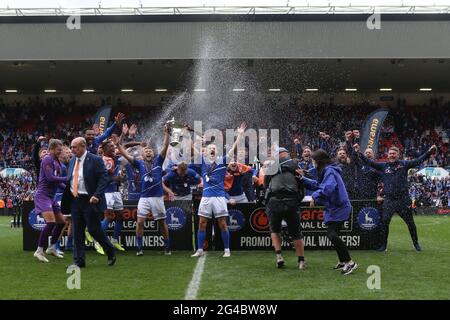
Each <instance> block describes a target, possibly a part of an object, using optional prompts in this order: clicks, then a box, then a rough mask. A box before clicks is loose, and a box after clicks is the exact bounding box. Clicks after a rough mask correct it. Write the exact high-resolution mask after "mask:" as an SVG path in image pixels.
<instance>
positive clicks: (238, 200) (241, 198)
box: [230, 193, 248, 203]
mask: <svg viewBox="0 0 450 320" xmlns="http://www.w3.org/2000/svg"><path fill="white" fill-rule="evenodd" d="M231 199H233V200H234V201H236V203H247V202H248V199H247V196H246V195H245V193H243V194H240V195H238V196H230V200H231Z"/></svg>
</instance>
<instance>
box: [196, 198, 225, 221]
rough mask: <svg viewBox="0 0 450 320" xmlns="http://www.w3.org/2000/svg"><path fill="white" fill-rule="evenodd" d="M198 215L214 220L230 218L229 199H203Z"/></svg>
mask: <svg viewBox="0 0 450 320" xmlns="http://www.w3.org/2000/svg"><path fill="white" fill-rule="evenodd" d="M198 215H199V216H202V217H205V218H208V219H212V217H213V215H214V217H216V218H220V217H228V208H227V199H226V198H225V197H202V200H201V201H200V205H199V207H198Z"/></svg>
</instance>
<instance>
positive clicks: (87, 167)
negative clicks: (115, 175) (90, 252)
mask: <svg viewBox="0 0 450 320" xmlns="http://www.w3.org/2000/svg"><path fill="white" fill-rule="evenodd" d="M70 147H71V148H72V153H73V155H74V156H73V157H72V159H71V160H70V162H69V166H68V168H67V173H68V175H67V183H66V189H65V190H64V195H63V199H62V207H63V211H64V213H66V212H70V213H71V215H72V226H73V231H72V232H73V240H74V248H73V257H74V262H75V265H77V266H78V267H80V268H83V267H85V266H86V262H85V245H84V241H85V233H84V230H85V228H86V227H87V229H88V231H89V233H90V234H91V235H92V236H93V238H94V239H95V240H97V242H98V243H99V244H100V245H101V246H102V248H103V250H104V252H105V253H106V254H107V256H108V265H109V266H112V265H114V263H115V262H116V256H115V250H114V247H113V245H112V244H111V241H109V239H108V237H107V236H106V234H105V232H104V231H103V230H102V228H101V224H100V215H101V214H102V213H103V211H104V210H105V209H106V199H105V189H106V186H107V184H108V173H107V171H106V168H105V165H104V163H103V160H102V158H100V157H98V156H96V155H94V154H92V153H89V152H88V151H87V143H86V140H85V139H84V138H81V137H79V138H75V139H74V140H73V141H72V143H71V145H70Z"/></svg>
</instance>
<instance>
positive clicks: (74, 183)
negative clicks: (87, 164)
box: [72, 158, 80, 197]
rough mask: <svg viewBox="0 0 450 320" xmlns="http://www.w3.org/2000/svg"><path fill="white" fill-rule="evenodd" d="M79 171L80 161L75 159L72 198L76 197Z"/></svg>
mask: <svg viewBox="0 0 450 320" xmlns="http://www.w3.org/2000/svg"><path fill="white" fill-rule="evenodd" d="M79 169H80V159H79V158H77V162H76V163H75V172H74V174H73V192H72V194H73V196H74V197H76V196H78V170H79Z"/></svg>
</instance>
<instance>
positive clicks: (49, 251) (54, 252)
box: [45, 247, 64, 259]
mask: <svg viewBox="0 0 450 320" xmlns="http://www.w3.org/2000/svg"><path fill="white" fill-rule="evenodd" d="M45 253H46V254H50V255H52V256H54V257H57V258H58V259H62V258H64V256H63V255H62V254H59V253H58V250H56V249H55V248H54V247H48V248H47V250H45Z"/></svg>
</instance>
